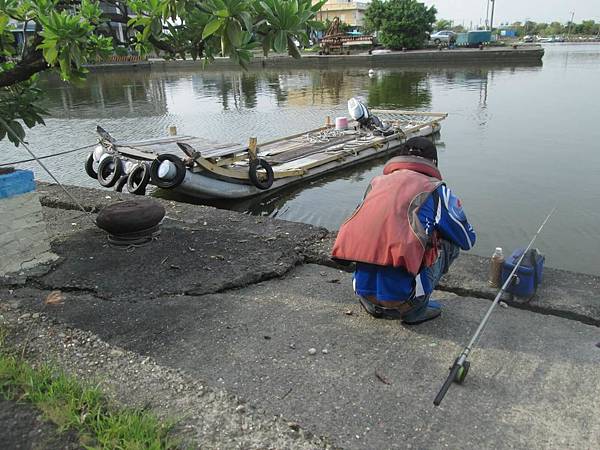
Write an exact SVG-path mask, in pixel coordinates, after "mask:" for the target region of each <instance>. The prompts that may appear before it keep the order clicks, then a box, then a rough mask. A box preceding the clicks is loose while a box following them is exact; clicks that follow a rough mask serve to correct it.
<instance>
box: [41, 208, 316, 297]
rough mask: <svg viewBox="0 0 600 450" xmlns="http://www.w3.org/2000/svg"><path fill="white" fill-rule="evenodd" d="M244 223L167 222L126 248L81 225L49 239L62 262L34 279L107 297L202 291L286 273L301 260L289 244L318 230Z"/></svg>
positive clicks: (311, 236)
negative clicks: (154, 233) (154, 236)
mask: <svg viewBox="0 0 600 450" xmlns="http://www.w3.org/2000/svg"><path fill="white" fill-rule="evenodd" d="M242 226H244V224H241V223H239V222H236V223H235V224H233V223H232V224H229V223H223V222H222V221H217V220H215V219H210V218H207V219H206V220H205V221H203V222H202V224H201V225H200V226H199V227H198V226H196V227H194V228H192V227H181V226H169V221H167V223H165V224H164V225H163V227H162V232H161V235H160V236H159V237H158V238H157V239H156V240H155V241H153V242H152V243H150V244H148V245H145V246H140V247H130V248H116V247H114V246H111V245H109V243H108V241H107V238H106V233H104V232H103V231H101V230H99V229H93V228H89V229H84V230H81V231H78V232H75V233H73V234H70V235H68V237H66V238H64V239H60V240H57V241H55V242H54V243H53V244H52V248H53V251H54V252H56V254H58V255H59V256H61V257H64V260H63V261H62V262H61V263H60V264H58V265H57V267H56V268H55V269H54V270H52V271H51V272H50V273H48V274H47V275H44V276H42V277H40V278H38V279H37V280H36V283H38V285H40V286H43V287H47V288H50V289H61V290H83V291H90V292H94V293H96V294H97V295H98V296H100V297H103V298H110V299H111V300H117V299H123V298H128V299H132V300H135V301H140V302H143V301H145V300H148V299H152V298H155V297H157V296H161V295H166V294H192V295H201V294H205V293H209V292H217V291H221V290H224V289H229V288H233V287H241V286H246V285H248V284H251V283H254V282H258V281H261V280H263V279H267V278H272V277H276V276H280V275H282V274H284V273H285V272H287V271H288V270H290V269H291V268H292V267H294V266H295V265H296V264H298V263H299V262H301V260H302V257H301V255H300V252H299V251H298V250H296V251H294V250H293V249H294V248H296V247H297V246H298V245H302V243H303V242H304V241H306V240H311V239H313V238H314V237H315V236H316V235H318V233H319V231H318V229H306V228H305V229H301V228H297V229H296V232H288V231H285V230H286V228H285V227H277V226H274V227H272V228H273V229H272V230H269V234H270V237H269V238H266V239H265V237H264V232H265V230H264V227H263V228H259V229H258V230H256V229H253V228H252V227H248V226H247V224H245V229H244V228H242ZM257 228H258V227H257Z"/></svg>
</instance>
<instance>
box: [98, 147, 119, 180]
mask: <svg viewBox="0 0 600 450" xmlns="http://www.w3.org/2000/svg"><path fill="white" fill-rule="evenodd" d="M111 164H112V167H111ZM121 175H123V164H122V163H121V159H120V158H119V157H117V156H114V155H109V156H107V157H105V158H104V159H103V160H102V161H100V164H98V183H100V184H101V185H102V186H104V187H113V186H114V185H115V184H116V182H117V181H119V178H121Z"/></svg>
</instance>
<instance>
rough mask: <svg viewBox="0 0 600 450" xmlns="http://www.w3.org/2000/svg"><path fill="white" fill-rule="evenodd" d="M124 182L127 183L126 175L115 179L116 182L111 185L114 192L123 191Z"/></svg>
mask: <svg viewBox="0 0 600 450" xmlns="http://www.w3.org/2000/svg"><path fill="white" fill-rule="evenodd" d="M126 184H127V175H122V176H121V178H119V179H118V180H117V182H116V183H115V185H114V186H113V189H114V190H115V191H116V192H123V188H124V187H125V185H126Z"/></svg>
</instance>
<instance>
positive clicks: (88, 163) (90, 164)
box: [85, 153, 98, 180]
mask: <svg viewBox="0 0 600 450" xmlns="http://www.w3.org/2000/svg"><path fill="white" fill-rule="evenodd" d="M85 173H87V174H88V176H89V177H90V178H93V179H94V180H97V179H98V172H96V171H95V170H94V154H93V153H90V154H89V155H88V157H87V159H86V160H85Z"/></svg>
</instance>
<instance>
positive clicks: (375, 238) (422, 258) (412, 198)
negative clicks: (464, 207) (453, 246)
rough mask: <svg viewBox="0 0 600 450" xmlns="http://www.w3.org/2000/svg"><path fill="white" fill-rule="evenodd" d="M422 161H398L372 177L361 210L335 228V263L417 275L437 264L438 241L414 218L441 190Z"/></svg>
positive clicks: (432, 169)
mask: <svg viewBox="0 0 600 450" xmlns="http://www.w3.org/2000/svg"><path fill="white" fill-rule="evenodd" d="M442 183H443V182H442V175H441V174H440V172H439V170H438V169H437V167H436V166H435V165H434V164H433V163H432V162H430V161H429V160H427V159H425V158H419V157H415V156H397V157H395V158H392V159H391V160H390V161H388V162H387V164H386V165H385V167H384V169H383V175H380V176H377V177H375V178H374V179H373V180H372V181H371V184H370V186H369V189H368V191H367V194H366V196H365V198H364V200H363V202H362V204H361V205H360V206H359V207H358V208H357V209H356V211H355V212H354V214H352V216H350V218H349V219H347V220H346V222H344V223H343V224H342V226H341V227H340V231H339V232H338V236H337V239H336V241H335V244H334V246H333V251H332V257H333V258H334V259H339V260H346V261H356V262H364V263H369V264H377V265H380V266H393V267H403V268H404V269H405V270H406V271H408V272H409V273H411V274H413V275H416V274H418V273H419V271H420V270H421V268H422V267H423V266H430V265H431V264H433V263H434V262H435V260H436V259H437V235H436V233H435V232H434V233H433V235H432V236H429V235H427V233H426V232H425V229H424V228H423V225H422V224H421V221H420V220H419V218H418V216H417V214H418V212H419V208H420V207H421V205H423V203H424V202H425V201H426V200H427V198H428V197H429V196H430V195H431V193H432V192H433V191H434V190H436V189H437V188H438V186H440V185H441V184H442Z"/></svg>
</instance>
